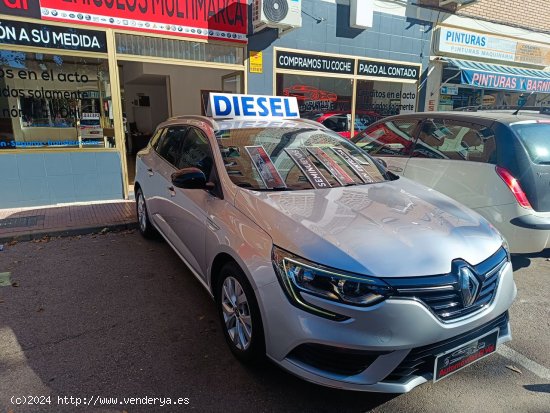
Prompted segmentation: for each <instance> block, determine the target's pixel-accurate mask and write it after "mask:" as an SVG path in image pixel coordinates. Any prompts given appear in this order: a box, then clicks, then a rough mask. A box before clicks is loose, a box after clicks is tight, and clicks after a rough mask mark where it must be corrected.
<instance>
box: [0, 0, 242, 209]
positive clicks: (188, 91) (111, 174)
mask: <svg viewBox="0 0 550 413" xmlns="http://www.w3.org/2000/svg"><path fill="white" fill-rule="evenodd" d="M223 3H224V4H223V5H222V6H225V5H227V6H228V7H223V8H220V9H216V7H217V3H216V5H214V4H213V3H212V4H211V5H208V4H206V3H205V2H197V1H187V2H170V1H167V2H161V3H159V2H153V1H142V2H139V4H138V3H137V2H133V1H118V2H110V1H105V2H88V1H79V2H66V1H61V0H41V1H40V6H41V7H40V6H39V5H38V2H34V3H32V4H31V3H30V2H20V3H18V2H13V1H11V0H10V1H5V0H0V173H1V176H2V180H1V181H0V208H12V207H24V206H36V205H47V204H56V203H65V202H75V201H97V200H106V199H121V198H124V197H127V196H128V192H129V184H131V181H132V176H131V172H130V176H129V173H128V165H129V164H130V169H132V168H131V163H132V162H131V160H132V158H131V157H132V155H133V154H135V150H136V149H137V148H139V147H141V146H143V144H144V142H146V141H147V139H148V137H149V136H150V134H151V133H152V131H153V130H154V127H155V126H156V124H157V123H158V122H160V121H162V120H164V119H166V118H167V117H169V116H173V115H178V114H197V115H200V114H201V113H204V111H205V106H204V102H205V96H206V95H207V93H208V91H209V90H216V91H227V92H244V91H245V84H246V83H245V79H246V73H245V70H244V69H245V66H244V63H245V46H246V33H247V28H248V22H247V13H248V9H247V4H246V1H245V0H233V1H226V2H223ZM183 4H185V5H187V6H186V7H187V8H186V9H183V8H182V7H183V6H182V5H183ZM136 5H137V6H136ZM140 5H141V6H142V7H139V6H140ZM210 7H212V8H213V9H210ZM127 157H129V158H130V162H129V163H128V162H127Z"/></svg>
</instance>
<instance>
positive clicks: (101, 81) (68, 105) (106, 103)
mask: <svg viewBox="0 0 550 413" xmlns="http://www.w3.org/2000/svg"><path fill="white" fill-rule="evenodd" d="M0 119H1V121H0V150H1V149H37V148H40V149H52V148H113V147H114V146H115V139H114V132H113V120H112V108H111V85H110V82H109V70H108V63H107V60H106V59H98V58H87V57H72V56H63V55H53V54H52V55H50V54H42V53H23V52H12V51H0Z"/></svg>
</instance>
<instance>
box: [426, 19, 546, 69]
mask: <svg viewBox="0 0 550 413" xmlns="http://www.w3.org/2000/svg"><path fill="white" fill-rule="evenodd" d="M435 39H436V41H435V47H436V52H437V53H439V54H442V55H460V56H468V57H472V58H483V59H491V60H498V61H507V62H518V63H530V64H536V65H540V66H548V65H550V47H548V46H542V45H538V44H533V43H525V42H518V41H516V40H513V39H507V38H503V37H496V36H492V35H489V34H485V33H477V32H470V31H466V30H459V29H451V28H447V27H441V28H439V29H437V31H436V37H435Z"/></svg>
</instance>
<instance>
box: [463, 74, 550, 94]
mask: <svg viewBox="0 0 550 413" xmlns="http://www.w3.org/2000/svg"><path fill="white" fill-rule="evenodd" d="M461 83H462V84H465V85H471V86H476V87H481V88H487V89H503V90H514V91H518V92H544V93H550V78H548V79H542V78H540V77H528V76H519V75H509V74H503V73H488V72H480V71H476V70H464V69H463V70H462V74H461Z"/></svg>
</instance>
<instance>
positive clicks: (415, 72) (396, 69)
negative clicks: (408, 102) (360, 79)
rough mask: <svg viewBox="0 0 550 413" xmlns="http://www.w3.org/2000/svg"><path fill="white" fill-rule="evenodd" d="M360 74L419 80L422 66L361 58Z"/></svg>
mask: <svg viewBox="0 0 550 413" xmlns="http://www.w3.org/2000/svg"><path fill="white" fill-rule="evenodd" d="M357 74H358V75H359V76H375V77H389V78H392V79H397V80H418V79H419V78H420V67H419V66H416V65H408V64H402V63H389V62H378V61H374V60H359V71H358V72H357Z"/></svg>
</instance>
